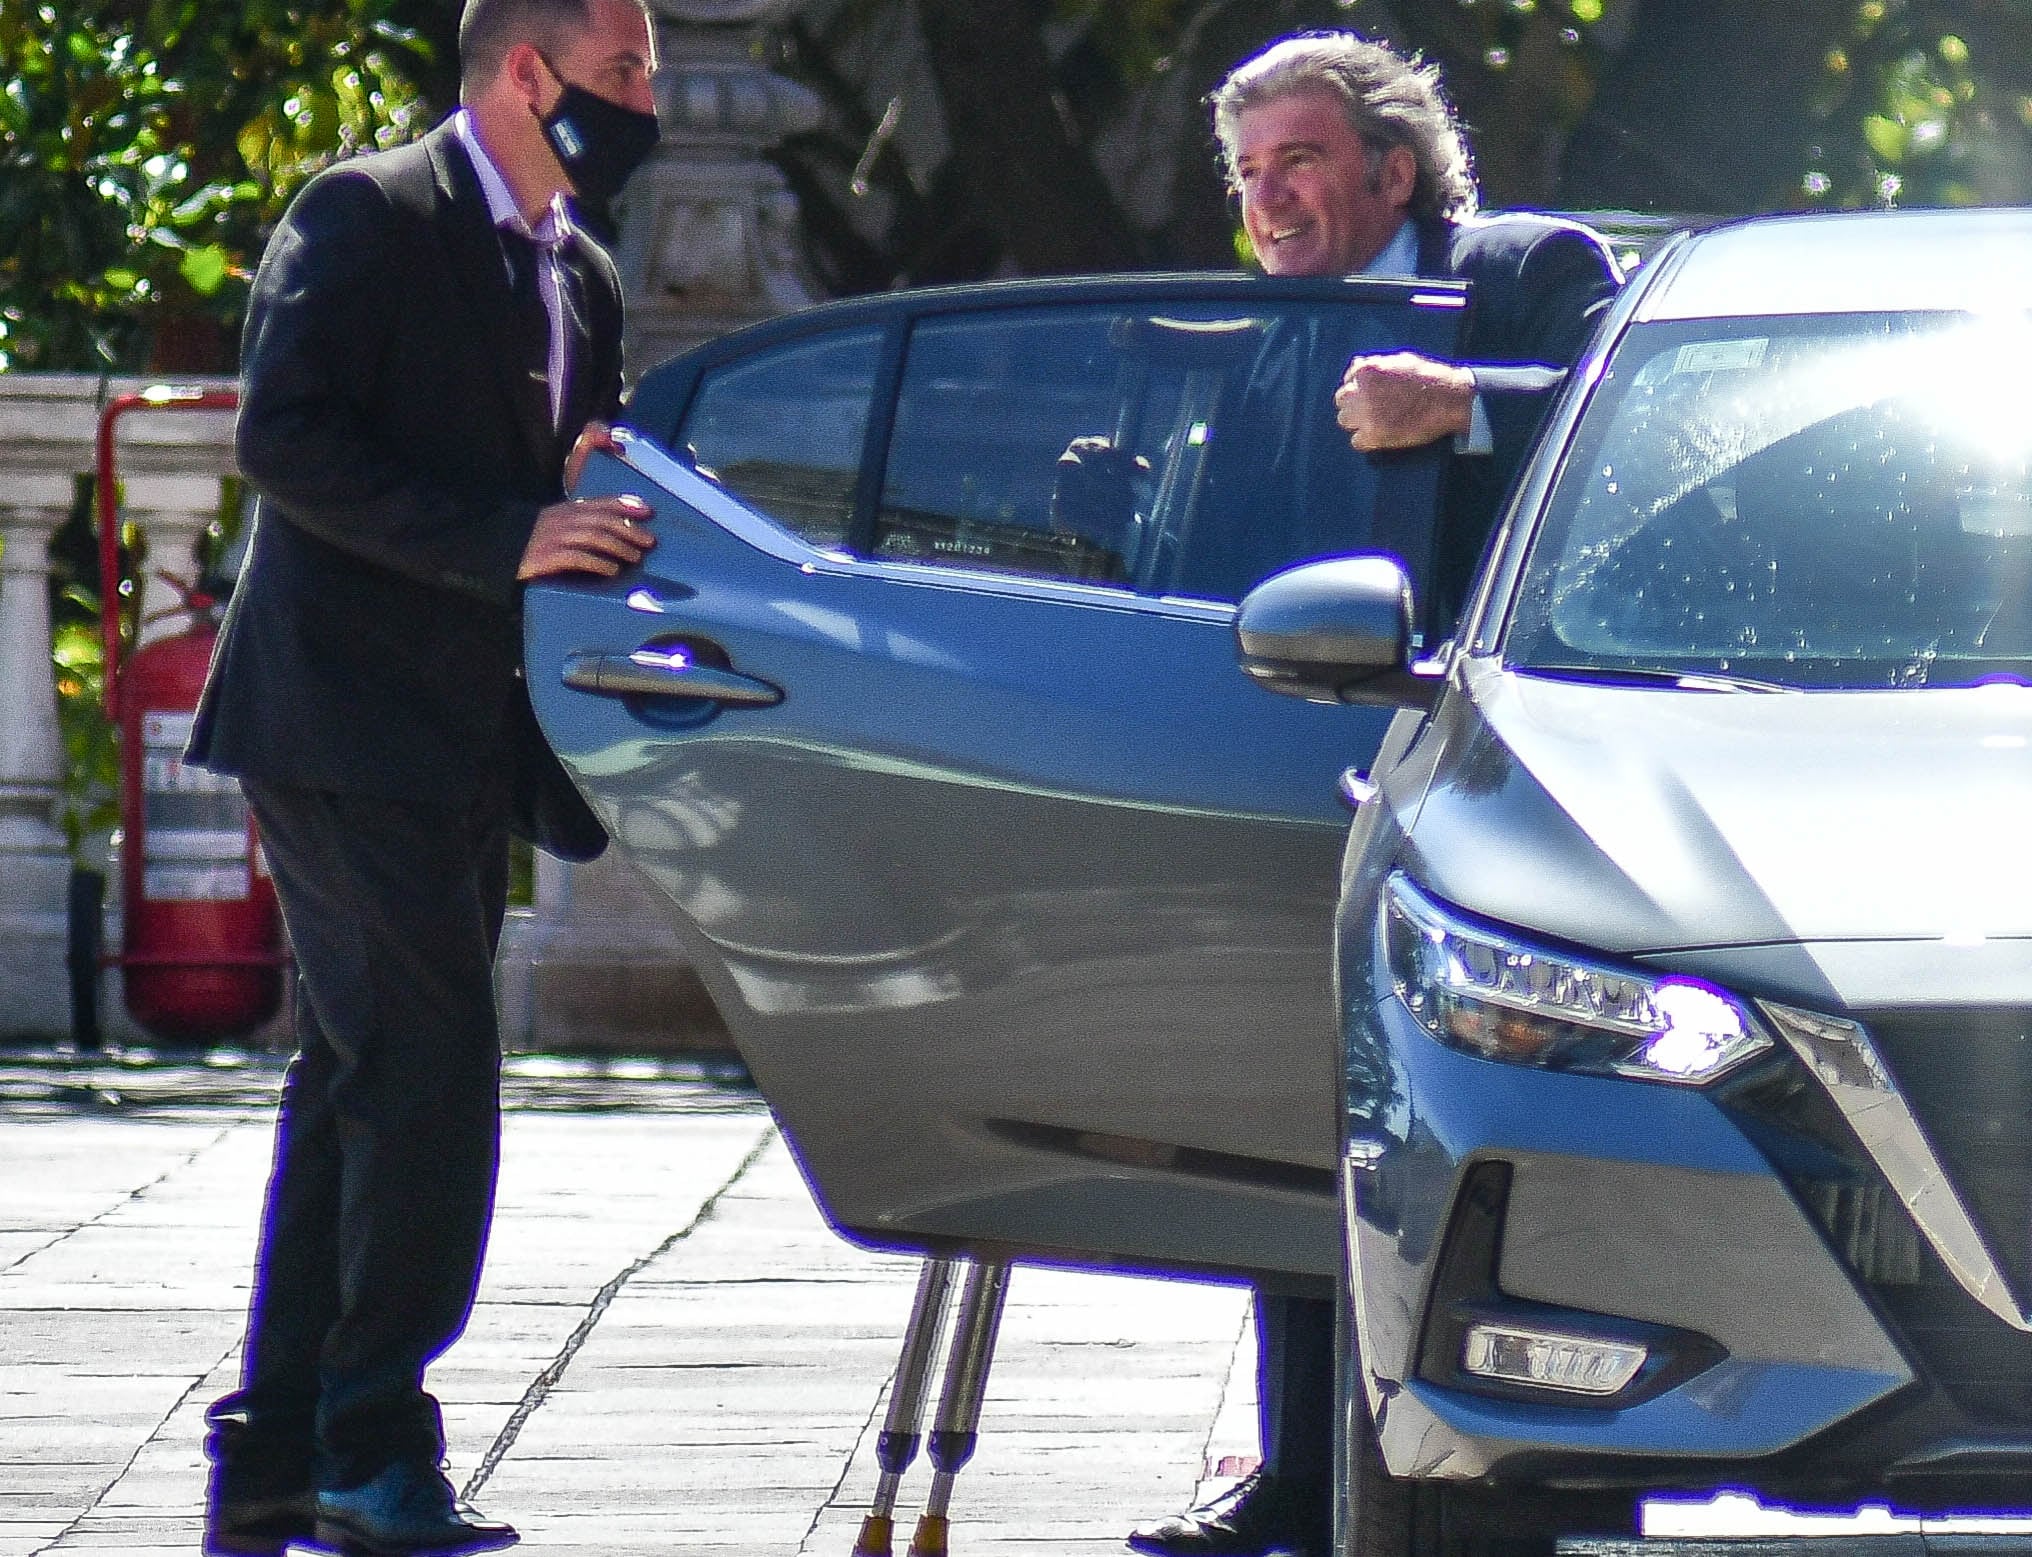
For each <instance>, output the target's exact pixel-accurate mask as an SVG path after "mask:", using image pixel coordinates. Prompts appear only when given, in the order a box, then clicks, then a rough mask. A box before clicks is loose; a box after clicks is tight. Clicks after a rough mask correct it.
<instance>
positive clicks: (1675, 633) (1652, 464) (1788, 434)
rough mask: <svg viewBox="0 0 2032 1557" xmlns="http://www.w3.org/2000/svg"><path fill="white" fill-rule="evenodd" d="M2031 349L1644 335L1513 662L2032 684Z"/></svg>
mask: <svg viewBox="0 0 2032 1557" xmlns="http://www.w3.org/2000/svg"><path fill="white" fill-rule="evenodd" d="M2028 347H2032V321H2028V320H2027V319H2026V318H2025V317H2023V316H2015V317H1999V318H1995V319H1984V320H1975V319H1971V318H1967V317H1964V316H1955V315H1940V314H1933V315H1910V316H1888V315H1843V316H1835V317H1814V318H1805V319H1797V318H1795V319H1755V320H1737V321H1718V320H1702V321H1694V322H1691V323H1674V324H1653V325H1648V326H1643V327H1640V328H1638V329H1636V330H1633V331H1632V332H1631V334H1630V336H1629V337H1628V338H1627V339H1626V340H1625V341H1624V343H1623V344H1622V345H1621V346H1619V347H1618V349H1617V351H1616V353H1615V356H1614V358H1613V359H1612V361H1611V363H1610V366H1609V370H1608V373H1607V375H1606V376H1605V378H1604V380H1603V386H1602V390H1601V392H1600V394H1599V396H1598V398H1597V400H1596V403H1595V404H1594V405H1593V406H1591V407H1590V409H1589V411H1588V414H1587V417H1586V419H1585V421H1584V423H1583V428H1582V435H1581V437H1580V438H1579V439H1578V440H1577V441H1576V445H1575V449H1574V452H1573V453H1572V454H1571V455H1570V456H1569V458H1568V460H1567V463H1566V467H1565V469H1564V471H1563V472H1562V474H1561V476H1560V478H1559V480H1558V482H1557V484H1556V486H1555V488H1554V492H1553V498H1552V501H1551V504H1550V505H1549V508H1548V511H1547V519H1546V522H1545V524H1544V526H1543V528H1542V529H1541V531H1540V533H1539V536H1538V537H1537V539H1536V540H1535V541H1534V543H1533V547H1532V552H1531V555H1530V558H1529V560H1528V562H1527V564H1526V568H1525V573H1524V576H1523V580H1522V583H1521V587H1520V591H1519V594H1518V596H1517V604H1516V608H1515V611H1514V613H1513V619H1512V625H1511V628H1510V630H1509V632H1508V634H1507V637H1506V641H1505V648H1504V653H1505V656H1506V658H1508V659H1509V660H1510V661H1511V663H1513V664H1516V665H1519V666H1522V667H1525V668H1530V667H1541V668H1542V667H1569V666H1585V667H1591V668H1602V669H1609V670H1614V669H1627V670H1642V671H1677V672H1682V673H1690V674H1700V673H1705V672H1721V673H1724V674H1730V675H1736V676H1744V677H1752V678H1755V679H1758V680H1764V681H1772V682H1776V683H1779V684H1781V685H1790V686H1802V687H1895V686H1923V685H1942V684H1964V685H1965V684H1968V683H1970V682H1973V681H1978V680H1983V679H1986V678H1990V677H1994V676H2000V675H2002V676H2009V677H2012V678H2019V679H2022V678H2027V677H2032V479H2028V469H2032V426H2028V424H2027V423H2026V421H2025V419H2024V417H2023V415H2022V411H2021V410H2020V409H2019V404H2020V399H2019V396H2018V395H2017V392H2016V388H2015V386H2016V383H2017V380H2018V377H2019V375H2020V374H2021V373H2022V369H2023V363H2024V361H2025V357H2026V354H2027V349H2028Z"/></svg>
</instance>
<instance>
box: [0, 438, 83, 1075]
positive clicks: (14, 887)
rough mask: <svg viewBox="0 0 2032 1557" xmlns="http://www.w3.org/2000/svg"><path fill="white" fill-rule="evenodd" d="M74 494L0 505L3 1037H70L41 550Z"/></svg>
mask: <svg viewBox="0 0 2032 1557" xmlns="http://www.w3.org/2000/svg"><path fill="white" fill-rule="evenodd" d="M71 497H72V483H71V481H70V480H69V479H68V478H66V477H63V476H60V475H54V474H41V473H36V474H20V475H15V476H13V477H11V478H10V479H9V481H8V483H7V489H6V491H5V493H4V495H0V991H5V992H6V995H7V999H6V1003H5V1005H4V1007H0V1037H37V1038H42V1037H47V1036H49V1035H50V1034H52V1033H62V1032H66V1031H68V1030H69V1028H70V985H69V983H68V980H67V978H66V974H65V965H64V952H65V948H66V945H67V943H68V906H67V905H68V899H69V891H70V874H71V861H70V853H69V851H68V850H67V849H66V847H65V844H64V835H63V832H62V830H61V828H59V827H58V825H57V801H58V797H59V796H60V795H61V793H62V790H63V774H64V748H63V736H62V733H61V731H60V730H59V728H58V725H57V717H56V683H55V680H54V678H53V673H52V669H51V664H50V632H49V542H50V537H51V536H52V535H54V534H55V533H56V530H57V527H58V526H59V525H61V524H62V523H63V522H64V520H65V519H66V518H68V517H69V515H70V511H71Z"/></svg>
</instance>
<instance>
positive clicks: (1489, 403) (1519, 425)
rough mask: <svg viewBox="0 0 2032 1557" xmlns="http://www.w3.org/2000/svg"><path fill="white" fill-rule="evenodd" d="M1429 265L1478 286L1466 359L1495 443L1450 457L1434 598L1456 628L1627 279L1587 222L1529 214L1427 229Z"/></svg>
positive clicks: (1428, 272)
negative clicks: (1550, 421) (1526, 467)
mask: <svg viewBox="0 0 2032 1557" xmlns="http://www.w3.org/2000/svg"><path fill="white" fill-rule="evenodd" d="M1418 273H1419V274H1420V275H1422V276H1450V277H1457V278H1459V279H1461V280H1464V281H1467V282H1469V283H1470V284H1471V290H1470V296H1469V299H1468V317H1467V321H1466V324H1465V327H1464V332H1463V335H1462V340H1461V349H1460V353H1459V360H1460V361H1461V362H1463V363H1464V364H1466V365H1468V366H1470V367H1472V368H1473V369H1474V370H1475V379H1476V382H1477V384H1478V385H1479V386H1480V390H1481V396H1482V405H1483V407H1484V409H1485V410H1486V411H1487V412H1488V417H1489V430H1490V432H1491V434H1492V435H1493V438H1494V441H1495V449H1494V452H1493V453H1492V454H1489V455H1486V456H1483V455H1460V456H1457V457H1456V458H1454V459H1451V460H1449V461H1448V462H1447V470H1446V474H1445V477H1444V483H1443V486H1442V492H1441V498H1440V524H1439V536H1438V543H1437V550H1436V557H1435V567H1434V590H1433V592H1434V595H1435V597H1436V598H1435V600H1434V602H1433V606H1434V611H1435V612H1436V613H1437V615H1438V617H1439V619H1440V620H1441V621H1442V622H1443V623H1444V624H1446V625H1447V626H1449V627H1450V625H1451V623H1452V621H1453V618H1454V616H1455V615H1456V614H1457V613H1458V612H1459V610H1460V607H1461V605H1462V604H1463V602H1464V599H1465V596H1466V593H1467V588H1468V584H1469V582H1470V580H1471V579H1472V578H1473V576H1474V570H1475V566H1476V564H1477V562H1478V561H1479V560H1480V558H1481V554H1482V547H1483V545H1484V543H1485V542H1486V541H1487V539H1488V536H1489V531H1490V529H1491V527H1492V526H1493V525H1494V523H1495V519H1496V514H1497V511H1498V509H1499V507H1500V506H1501V504H1502V501H1503V497H1504V494H1505V493H1506V492H1507V491H1508V490H1509V487H1510V483H1511V482H1512V481H1513V480H1514V479H1515V478H1516V475H1517V470H1518V467H1519V466H1520V465H1521V464H1522V463H1523V460H1524V456H1525V454H1526V453H1527V452H1528V451H1529V449H1530V447H1531V440H1532V438H1533V437H1534V436H1535V435H1536V433H1537V431H1538V425H1539V423H1540V422H1542V421H1543V420H1544V419H1545V413H1546V410H1547V409H1548V408H1549V407H1550V405H1551V402H1552V397H1553V394H1554V392H1555V391H1556V390H1557V389H1558V388H1559V387H1560V385H1561V384H1562V383H1563V382H1564V381H1565V378H1566V370H1567V369H1568V368H1569V367H1571V366H1572V365H1573V362H1574V360H1575V359H1576V358H1577V357H1579V355H1580V353H1581V349H1582V348H1583V347H1584V346H1586V345H1587V343H1588V338H1589V337H1590V336H1591V335H1593V334H1594V329H1595V325H1596V324H1597V322H1599V320H1600V318H1601V315H1602V314H1603V312H1604V311H1605V310H1606V309H1607V308H1608V305H1609V301H1610V299H1611V298H1613V297H1614V296H1615V293H1616V289H1617V288H1618V287H1619V286H1620V285H1621V284H1622V276H1621V273H1620V272H1619V271H1618V270H1617V268H1616V263H1615V259H1614V257H1613V256H1612V255H1611V254H1610V253H1609V249H1608V246H1607V245H1606V244H1604V243H1603V242H1602V240H1601V239H1600V238H1599V237H1598V236H1596V235H1595V234H1594V233H1592V232H1590V231H1588V229H1586V228H1585V227H1581V226H1579V225H1578V224H1576V223H1573V222H1568V221H1561V220H1559V219H1558V218H1555V217H1548V216H1532V215H1521V214H1520V215H1504V216H1493V217H1481V218H1474V219H1471V220H1468V221H1463V222H1443V223H1435V224H1432V225H1429V226H1427V227H1425V228H1423V229H1422V230H1421V231H1420V233H1419V262H1418ZM1427 620H1428V621H1431V620H1433V617H1432V615H1428V617H1427Z"/></svg>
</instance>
